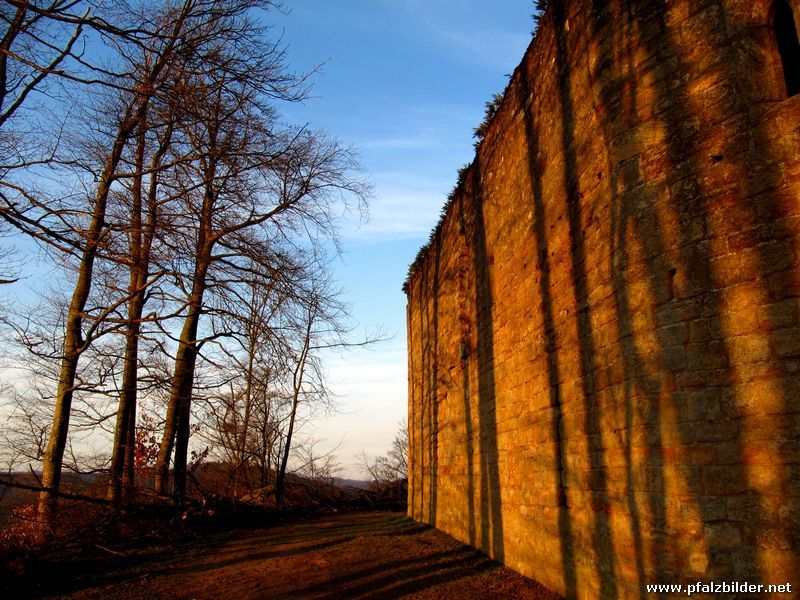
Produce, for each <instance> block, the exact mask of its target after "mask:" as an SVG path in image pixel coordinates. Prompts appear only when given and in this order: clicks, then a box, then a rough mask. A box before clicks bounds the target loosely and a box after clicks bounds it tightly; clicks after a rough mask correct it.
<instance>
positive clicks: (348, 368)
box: [271, 0, 534, 477]
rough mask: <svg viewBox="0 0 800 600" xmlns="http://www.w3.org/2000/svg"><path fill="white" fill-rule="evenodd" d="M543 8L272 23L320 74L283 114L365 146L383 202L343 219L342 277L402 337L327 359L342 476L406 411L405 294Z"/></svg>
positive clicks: (297, 5)
mask: <svg viewBox="0 0 800 600" xmlns="http://www.w3.org/2000/svg"><path fill="white" fill-rule="evenodd" d="M533 4H534V3H533V1H532V0H505V1H502V2H491V3H490V2H486V1H485V0H484V1H478V0H469V1H456V0H428V1H421V0H345V1H343V2H330V1H323V0H285V3H284V8H285V9H287V12H288V14H286V15H283V14H279V13H276V12H273V13H272V14H271V18H272V21H273V22H274V23H275V27H276V28H275V33H280V32H283V39H284V42H285V43H286V44H287V46H288V52H287V59H288V62H289V64H290V66H291V67H292V68H293V69H295V70H297V71H299V72H302V71H307V70H309V69H312V68H313V67H315V66H317V65H319V64H321V63H322V64H323V66H322V72H321V73H320V74H318V75H317V76H315V77H314V79H313V82H314V83H313V89H312V94H311V95H312V97H311V98H310V99H309V100H307V101H306V102H305V103H304V104H303V105H301V106H289V107H285V110H284V115H285V116H286V118H287V119H289V120H291V121H295V122H308V123H310V124H311V125H313V126H314V127H318V128H321V129H324V130H325V131H327V132H328V133H330V134H331V135H333V136H335V137H337V138H339V139H340V140H341V141H342V142H344V143H346V144H352V145H353V146H354V147H355V148H357V149H358V150H359V154H360V156H361V161H362V164H363V166H364V175H365V176H366V177H367V178H368V179H369V180H370V181H371V182H372V183H373V186H374V192H375V193H374V197H373V199H372V202H371V205H370V213H371V220H370V221H369V222H368V223H366V224H362V225H360V226H359V224H358V223H357V220H356V219H352V218H351V219H348V220H346V221H345V222H344V223H343V228H342V241H343V248H344V251H343V254H342V256H341V259H339V260H337V261H336V263H335V270H336V277H337V279H338V281H339V283H340V285H341V286H342V287H343V288H344V290H345V294H346V300H347V301H348V302H349V303H350V305H351V308H352V314H353V316H354V317H355V319H356V320H357V321H358V322H359V323H360V326H361V329H367V330H369V329H374V328H375V327H376V326H383V328H384V329H385V330H386V331H388V332H389V333H390V334H393V335H394V337H393V338H392V339H391V340H390V341H388V342H384V343H382V344H380V345H377V346H375V347H374V348H372V349H370V350H360V351H354V352H350V353H347V354H345V355H344V356H343V357H339V356H331V357H329V360H328V373H329V376H330V381H331V385H332V388H333V390H334V392H335V393H336V394H337V395H338V400H339V410H340V412H339V413H338V414H335V415H333V416H328V417H326V418H320V419H318V420H316V421H315V422H314V423H313V425H312V427H311V429H309V430H307V431H306V433H307V434H308V435H311V436H312V437H315V438H321V439H324V440H325V443H326V444H327V445H328V446H333V445H337V444H339V443H341V447H340V448H339V449H338V450H337V454H338V456H339V462H340V464H341V466H342V468H343V475H344V476H352V477H359V476H361V473H360V472H359V469H358V466H357V458H356V457H357V455H359V454H360V453H361V451H362V450H365V451H366V452H367V453H369V454H372V455H376V454H381V453H383V452H384V451H385V450H386V449H387V447H388V445H389V444H390V442H391V440H392V438H393V437H394V433H395V431H396V430H397V425H398V423H399V421H400V420H401V419H402V418H403V417H404V416H405V415H406V411H407V408H406V400H407V379H406V377H407V375H406V360H407V358H406V325H405V306H406V298H405V295H404V294H403V293H402V291H401V289H400V288H401V285H402V283H403V280H404V279H405V275H406V271H407V268H408V265H409V263H410V262H411V261H412V260H413V258H414V256H415V255H416V253H417V250H418V249H419V247H420V246H421V245H422V244H423V243H424V242H425V241H426V240H427V237H428V233H429V232H430V230H431V228H432V227H433V226H434V225H435V223H436V220H437V219H438V215H439V211H440V209H441V206H442V204H443V203H444V200H445V198H446V196H447V193H448V192H449V191H450V190H451V189H452V187H453V185H454V184H455V181H456V172H457V170H458V168H459V167H461V166H462V165H464V164H465V163H468V162H470V161H471V160H472V158H473V156H474V149H473V141H474V140H473V137H472V130H473V129H474V128H475V127H476V126H477V125H478V124H479V123H480V122H481V120H482V119H483V114H484V103H485V102H486V101H487V100H489V99H490V98H491V96H492V94H493V93H495V92H500V91H502V90H503V89H504V87H505V85H506V83H507V81H508V78H507V75H508V74H510V73H511V72H512V71H513V70H514V68H515V67H516V65H517V64H518V63H519V62H520V60H521V59H522V55H523V53H524V51H525V49H526V48H527V46H528V43H529V42H530V39H531V30H532V28H533V19H532V18H531V13H532V12H533V8H534V7H533ZM321 445H325V444H321Z"/></svg>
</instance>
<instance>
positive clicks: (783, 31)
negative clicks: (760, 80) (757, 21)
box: [772, 0, 800, 96]
mask: <svg viewBox="0 0 800 600" xmlns="http://www.w3.org/2000/svg"><path fill="white" fill-rule="evenodd" d="M772 27H773V29H774V30H775V38H776V41H777V43H778V53H779V54H780V56H781V65H782V66H783V78H784V80H785V82H786V92H787V94H788V95H789V96H795V95H797V94H800V40H798V38H797V26H796V25H795V20H794V13H793V12H792V7H791V6H789V3H788V2H787V1H786V0H778V1H777V2H775V17H774V19H773V21H772Z"/></svg>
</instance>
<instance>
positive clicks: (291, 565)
mask: <svg viewBox="0 0 800 600" xmlns="http://www.w3.org/2000/svg"><path fill="white" fill-rule="evenodd" d="M104 550H105V554H106V557H105V558H104V559H103V560H99V561H98V560H91V561H88V560H87V561H81V560H70V561H69V562H67V563H66V564H61V565H59V564H55V565H49V566H48V567H47V569H46V570H44V571H43V572H42V576H40V578H39V580H38V582H37V584H36V585H34V586H28V587H27V589H26V590H25V592H26V593H25V595H26V596H27V595H28V594H30V595H31V596H32V597H39V598H74V599H78V598H81V599H88V598H103V599H109V598H114V599H120V600H129V599H134V598H184V599H190V598H195V599H201V598H214V599H220V598H224V599H238V598H270V599H278V598H313V599H334V598H348V599H349V598H358V599H368V598H374V599H378V598H380V599H388V598H429V599H434V598H435V599H437V600H438V599H459V600H460V599H473V598H476V599H481V598H487V599H488V598H497V599H500V598H503V599H513V598H520V599H530V600H533V599H548V600H551V599H556V598H558V596H556V595H555V594H553V593H551V592H549V591H547V590H546V589H544V588H543V587H541V586H540V585H538V584H537V583H535V582H533V581H531V580H529V579H526V578H524V577H522V576H520V575H518V574H516V573H514V572H513V571H510V570H508V569H506V568H504V567H502V566H501V565H499V564H498V563H496V562H493V561H491V560H489V559H488V558H487V557H486V556H484V555H483V554H481V553H479V552H477V551H476V550H474V549H472V548H470V547H468V546H465V545H463V544H461V543H459V542H457V541H455V540H454V539H453V538H451V537H449V536H447V535H445V534H443V533H441V532H438V531H436V530H434V529H432V528H430V527H426V526H422V525H419V524H417V523H414V522H413V521H411V520H410V519H408V518H407V517H406V516H405V515H403V514H400V513H385V512H384V513H374V512H373V513H343V514H332V515H325V516H315V517H310V518H307V519H304V520H300V521H296V522H293V523H288V524H282V525H276V526H273V527H269V528H262V529H238V530H234V531H228V532H225V533H217V534H213V535H207V536H204V537H202V538H199V539H196V540H194V541H192V542H186V543H181V544H179V545H174V544H170V545H166V546H160V547H159V546H154V547H148V548H137V549H128V550H122V551H116V550H111V549H104Z"/></svg>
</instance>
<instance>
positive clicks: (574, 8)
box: [408, 0, 800, 599]
mask: <svg viewBox="0 0 800 600" xmlns="http://www.w3.org/2000/svg"><path fill="white" fill-rule="evenodd" d="M792 4H793V6H794V11H795V17H796V18H797V19H798V20H800V17H798V15H800V0H792ZM550 5H551V6H550V7H549V9H548V11H547V13H546V15H545V17H544V19H543V21H542V23H541V26H540V28H539V32H538V34H537V36H536V37H535V39H534V40H533V42H532V44H531V46H530V47H529V49H528V51H527V52H526V55H525V57H524V59H523V61H522V63H521V65H520V66H519V67H518V68H517V70H516V71H515V73H514V75H513V77H512V80H511V82H510V85H509V87H508V89H507V91H506V94H505V99H504V101H503V103H502V105H501V107H500V110H499V112H498V113H497V115H496V116H495V118H494V119H493V121H492V123H491V126H490V127H489V130H488V133H487V135H486V137H485V139H484V141H483V142H482V144H481V145H480V148H479V150H478V152H477V154H476V158H475V160H474V162H473V164H472V165H471V167H470V168H469V169H468V170H467V171H466V172H465V173H464V176H463V177H462V180H461V183H460V185H459V186H458V188H457V190H456V192H455V194H454V197H453V199H452V203H451V205H450V206H449V208H448V209H447V212H446V215H445V217H444V219H443V221H442V223H441V224H440V226H439V228H438V229H437V231H436V233H435V235H434V237H433V239H432V243H431V246H430V248H428V250H427V251H426V252H425V253H424V254H423V255H422V257H421V259H420V260H419V261H418V262H417V264H416V265H415V267H414V270H413V273H412V275H411V276H410V279H409V282H408V344H409V373H410V375H409V429H410V474H409V484H410V491H409V512H410V514H411V516H413V517H414V518H415V519H417V520H420V521H424V522H428V523H432V524H434V525H435V526H436V527H438V528H440V529H442V530H444V531H446V532H448V533H450V534H451V535H453V536H455V537H456V538H458V539H461V540H463V541H465V542H467V543H470V544H473V545H475V546H477V547H478V548H480V549H482V550H484V551H485V552H487V553H488V554H489V555H491V556H493V557H495V558H496V559H498V560H500V561H502V562H504V563H506V564H507V565H509V566H511V567H512V568H514V569H516V570H518V571H519V572H521V573H523V574H525V575H528V576H530V577H532V578H535V579H537V580H539V581H541V582H542V583H543V584H545V585H546V586H547V587H549V588H551V589H553V590H555V591H558V592H560V593H561V594H563V595H565V596H567V597H578V598H587V599H595V598H598V597H602V598H641V597H644V596H645V594H644V592H643V589H644V586H645V584H648V583H682V582H697V581H704V582H709V581H711V580H714V581H717V582H721V581H747V582H749V583H764V584H769V583H774V584H780V583H786V582H791V583H793V584H794V586H797V588H800V564H799V563H800V320H799V317H800V268H798V265H800V262H799V261H798V252H799V251H800V96H794V97H792V98H788V99H787V98H786V95H787V93H786V86H785V83H784V77H783V70H782V67H781V61H780V57H779V54H778V50H777V47H776V42H775V36H774V33H773V30H772V28H771V19H772V14H771V11H772V10H773V2H772V1H767V0H713V1H712V0H594V1H592V0H562V1H558V0H551V2H550ZM795 68H800V66H798V65H795ZM776 597H779V596H776Z"/></svg>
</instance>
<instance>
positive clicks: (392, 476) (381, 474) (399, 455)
mask: <svg viewBox="0 0 800 600" xmlns="http://www.w3.org/2000/svg"><path fill="white" fill-rule="evenodd" d="M361 468H362V469H363V470H364V471H365V472H366V473H367V475H368V477H369V480H370V485H371V486H372V488H373V489H375V490H381V489H384V488H386V486H388V485H390V484H393V483H395V482H397V481H398V480H403V479H408V423H407V422H406V420H405V419H403V420H402V421H401V422H400V425H399V427H398V430H397V433H396V434H395V436H394V439H393V440H392V445H391V446H390V447H389V450H388V451H387V452H386V454H384V455H383V456H378V457H374V458H373V457H370V456H368V455H367V454H366V452H362V453H361Z"/></svg>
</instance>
